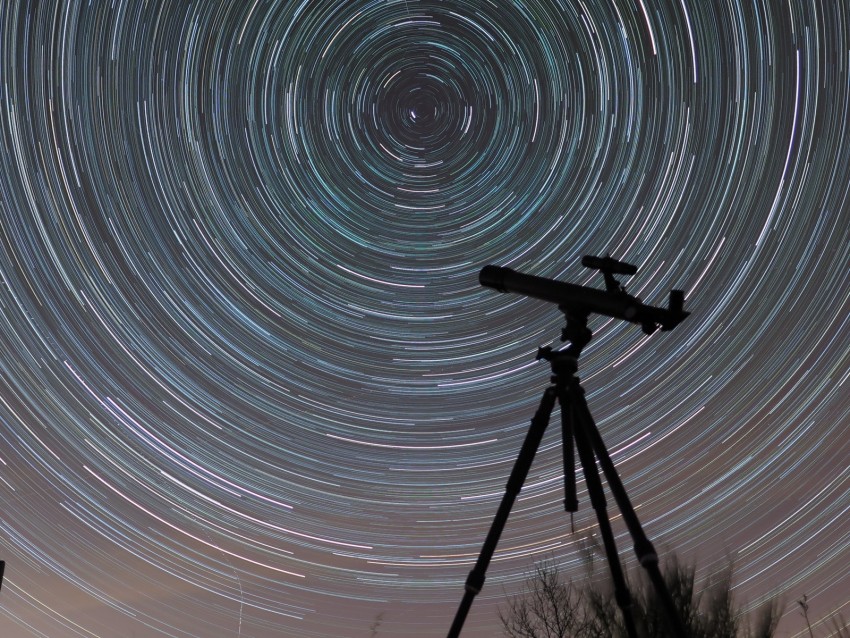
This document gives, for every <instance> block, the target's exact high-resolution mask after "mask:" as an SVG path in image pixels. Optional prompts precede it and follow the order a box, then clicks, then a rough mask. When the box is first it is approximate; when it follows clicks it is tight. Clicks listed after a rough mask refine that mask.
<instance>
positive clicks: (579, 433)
mask: <svg viewBox="0 0 850 638" xmlns="http://www.w3.org/2000/svg"><path fill="white" fill-rule="evenodd" d="M569 398H570V394H568V393H567V392H566V391H564V392H563V393H562V396H561V409H562V410H564V409H567V408H569V412H570V416H571V417H572V419H573V428H572V429H573V436H574V437H575V443H576V449H577V450H578V456H579V461H580V462H581V467H582V471H583V472H584V480H585V481H586V482H587V491H588V495H589V496H590V504H591V505H592V506H593V509H594V511H595V512H596V518H597V520H598V521H599V532H600V534H601V536H602V542H603V545H604V546H605V557H606V558H607V559H608V567H609V568H610V570H611V579H612V580H613V581H614V596H615V598H616V600H617V605H618V606H619V607H620V611H621V613H622V614H623V623H624V624H625V625H626V631H627V632H628V635H629V638H637V629H636V628H635V621H634V618H633V617H632V597H631V594H629V589H628V587H627V586H626V578H625V576H624V575H623V568H622V567H621V566H620V559H619V557H618V554H617V544H616V543H615V541H614V533H613V532H612V531H611V521H610V520H609V518H608V506H607V503H606V501H605V493H604V492H603V490H602V481H601V479H600V478H599V469H598V468H597V467H596V459H595V458H594V457H593V448H592V446H591V444H590V440H589V439H588V438H587V432H586V427H585V425H584V423H582V420H581V416H582V414H581V408H580V407H579V406H576V405H575V404H574V402H573V401H569Z"/></svg>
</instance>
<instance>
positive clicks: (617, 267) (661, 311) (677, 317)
mask: <svg viewBox="0 0 850 638" xmlns="http://www.w3.org/2000/svg"><path fill="white" fill-rule="evenodd" d="M582 265H584V266H585V267H587V268H593V269H595V270H599V271H600V272H601V273H602V274H603V276H604V277H605V288H606V289H605V290H599V289H597V288H590V287H588V286H579V285H577V284H571V283H567V282H565V281H557V280H554V279H547V278H545V277H537V276H535V275H526V274H523V273H520V272H517V271H515V270H512V269H510V268H504V267H502V266H492V265H490V266H484V268H482V269H481V273H480V274H479V275H478V280H479V281H480V282H481V285H482V286H486V287H488V288H494V289H496V290H498V291H499V292H511V293H515V294H519V295H526V296H527V297H534V298H536V299H542V300H543V301H549V302H551V303H555V304H558V307H559V308H560V309H561V311H563V312H564V313H566V314H572V315H576V316H584V317H586V316H587V315H589V314H591V313H597V314H600V315H606V316H608V317H614V318H615V319H624V320H625V321H629V322H631V323H636V324H638V325H639V326H641V328H642V329H643V331H644V332H645V333H646V334H652V333H653V332H655V330H657V329H658V328H661V330H662V331H666V330H672V329H673V328H675V327H676V326H678V325H679V324H680V323H681V322H682V321H684V319H685V318H686V317H687V316H688V315H689V314H690V313H689V312H685V310H684V305H685V293H684V291H682V290H671V291H670V299H669V302H668V305H667V307H666V308H659V307H656V306H649V305H647V304H644V303H643V302H642V301H641V300H640V299H638V298H637V297H635V296H633V295H630V294H628V293H627V292H626V290H625V288H623V286H622V285H621V284H620V282H619V281H617V280H616V279H615V278H614V275H615V274H620V275H634V274H635V273H637V266H634V265H632V264H627V263H625V262H622V261H618V260H616V259H613V258H612V257H610V256H606V257H595V256H592V255H586V256H585V257H583V258H582Z"/></svg>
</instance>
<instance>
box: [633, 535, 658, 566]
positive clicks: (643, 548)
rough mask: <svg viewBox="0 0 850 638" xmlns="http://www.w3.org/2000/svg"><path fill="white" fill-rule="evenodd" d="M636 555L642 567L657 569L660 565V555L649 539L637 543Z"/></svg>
mask: <svg viewBox="0 0 850 638" xmlns="http://www.w3.org/2000/svg"><path fill="white" fill-rule="evenodd" d="M635 554H636V555H637V558H638V562H639V563H640V565H641V567H644V568H646V567H656V566H657V565H658V554H657V553H656V551H655V547H653V545H652V543H651V542H650V541H649V539H643V541H642V542H637V543H635Z"/></svg>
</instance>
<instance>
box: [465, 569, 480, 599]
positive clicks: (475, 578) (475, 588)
mask: <svg viewBox="0 0 850 638" xmlns="http://www.w3.org/2000/svg"><path fill="white" fill-rule="evenodd" d="M484 578H485V576H484V572H480V571H478V570H475V569H473V570H472V571H471V572H469V576H467V577H466V583H465V584H464V589H465V590H466V591H467V593H470V594H472V595H473V596H477V595H478V594H479V593H480V592H481V589H482V588H483V587H484Z"/></svg>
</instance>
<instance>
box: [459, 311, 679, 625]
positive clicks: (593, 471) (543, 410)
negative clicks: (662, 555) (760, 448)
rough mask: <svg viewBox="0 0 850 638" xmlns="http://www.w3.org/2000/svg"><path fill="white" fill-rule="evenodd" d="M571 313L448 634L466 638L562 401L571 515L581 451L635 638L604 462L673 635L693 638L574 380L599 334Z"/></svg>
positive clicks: (546, 352)
mask: <svg viewBox="0 0 850 638" xmlns="http://www.w3.org/2000/svg"><path fill="white" fill-rule="evenodd" d="M562 310H563V308H562ZM564 313H565V315H566V318H567V327H566V328H565V329H564V330H563V332H562V340H564V341H567V340H569V342H570V345H569V347H567V348H565V349H564V350H559V351H553V350H552V349H551V348H541V349H540V350H539V351H538V354H537V358H538V359H546V360H547V361H549V363H550V365H551V368H552V378H551V381H552V384H553V385H551V386H549V387H548V388H546V390H544V392H543V397H542V398H541V400H540V406H539V407H538V409H537V412H535V414H534V417H533V418H532V419H531V426H530V427H529V429H528V432H527V434H526V436H525V440H524V441H523V444H522V448H521V449H520V452H519V455H518V456H517V459H516V462H515V463H514V467H513V470H512V471H511V474H510V477H509V478H508V482H507V485H506V487H505V494H504V496H503V497H502V501H501V503H500V504H499V509H498V510H497V512H496V516H495V518H494V520H493V523H492V525H491V527H490V531H489V532H488V533H487V537H486V539H485V540H484V545H483V547H482V548H481V553H480V554H479V555H478V560H477V561H476V563H475V566H474V567H473V569H472V571H471V572H470V573H469V576H468V577H467V579H466V584H465V592H464V595H463V599H462V600H461V603H460V606H459V608H458V610H457V613H456V614H455V618H454V622H453V623H452V626H451V628H450V629H449V633H448V638H458V636H460V632H461V629H462V628H463V624H464V622H465V621H466V616H467V614H468V613H469V609H470V608H471V607H472V601H473V599H474V598H475V596H476V595H477V594H478V593H479V592H480V591H481V588H482V587H483V585H484V579H485V573H486V571H487V567H488V565H489V564H490V559H491V558H492V557H493V552H494V551H495V549H496V544H497V543H498V542H499V537H500V536H501V534H502V530H503V529H504V527H505V523H506V522H507V520H508V515H509V514H510V511H511V507H513V504H514V501H515V500H516V497H517V494H519V491H520V489H521V488H522V485H523V483H524V482H525V478H526V476H527V475H528V470H529V468H530V467H531V462H532V461H533V460H534V455H535V453H536V452H537V448H538V447H539V446H540V441H541V440H542V438H543V433H544V432H545V431H546V426H547V425H548V423H549V419H550V416H551V414H552V410H553V408H554V407H555V401H558V402H559V403H560V406H561V434H562V437H563V442H562V447H563V455H564V509H565V510H566V511H567V512H570V513H574V512H576V511H577V510H578V499H577V497H576V483H575V471H576V468H575V456H574V453H575V451H578V457H579V462H580V463H581V467H582V472H583V473H584V478H585V482H586V483H587V490H588V493H589V496H590V503H591V505H592V507H593V509H594V510H595V511H596V517H597V520H598V521H599V531H600V534H601V536H602V541H603V545H604V548H605V555H606V557H607V560H608V566H609V568H610V570H611V577H612V580H613V584H614V596H615V599H616V601H617V605H618V606H619V607H620V610H621V612H622V615H623V620H624V623H625V626H626V631H627V632H628V635H629V638H637V630H636V628H635V623H634V618H633V617H632V613H631V605H632V602H631V595H630V594H629V590H628V587H627V586H626V579H625V576H624V575H623V570H622V567H621V566H620V561H619V558H618V555H617V546H616V544H615V542H614V534H613V532H612V531H611V522H610V520H609V518H608V512H607V504H606V500H605V494H604V492H603V489H602V481H601V479H600V476H599V470H598V468H597V460H598V462H599V465H600V466H601V467H602V471H603V473H604V474H605V479H606V480H607V482H608V487H609V488H610V490H611V492H612V495H613V496H614V500H615V501H616V502H617V506H618V507H619V509H620V512H621V513H622V515H623V520H624V521H625V523H626V526H627V527H628V529H629V533H630V534H631V537H632V540H633V541H634V550H635V554H636V555H637V558H638V561H639V562H640V564H641V566H642V567H643V568H644V569H646V570H647V573H648V575H649V578H650V581H651V582H652V585H653V587H654V588H655V591H656V594H657V595H658V597H659V598H660V599H661V601H662V603H663V605H664V607H665V609H666V611H667V615H668V617H669V621H670V623H671V628H672V629H673V633H674V634H676V635H678V636H679V638H686V634H685V629H684V625H683V624H682V620H681V618H680V617H679V613H678V612H677V611H676V607H675V604H674V602H673V598H672V596H671V595H670V592H669V591H668V589H667V585H666V584H665V582H664V578H663V577H662V575H661V571H660V569H659V568H658V555H657V554H656V553H655V549H654V548H653V546H652V543H651V542H650V541H649V539H648V538H647V537H646V534H644V531H643V528H642V527H641V524H640V521H639V520H638V518H637V515H636V514H635V511H634V508H633V507H632V504H631V501H629V497H628V495H627V494H626V490H625V488H624V487H623V483H622V481H621V480H620V477H619V475H618V474H617V470H616V468H615V467H614V463H613V462H612V461H611V457H610V456H609V454H608V450H607V449H606V448H605V444H604V443H603V441H602V437H601V435H600V434H599V430H598V428H597V427H596V424H595V423H594V421H593V417H592V416H591V414H590V409H589V408H588V407H587V402H586V400H585V398H584V389H583V388H582V387H581V385H580V384H579V379H578V377H576V376H575V373H576V372H577V370H578V357H579V355H580V354H581V351H582V349H583V348H584V346H586V345H587V344H588V343H589V342H590V340H591V338H592V337H593V333H592V332H591V331H590V329H589V328H588V327H587V314H583V313H578V314H574V313H570V312H567V311H564ZM573 444H575V447H573Z"/></svg>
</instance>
